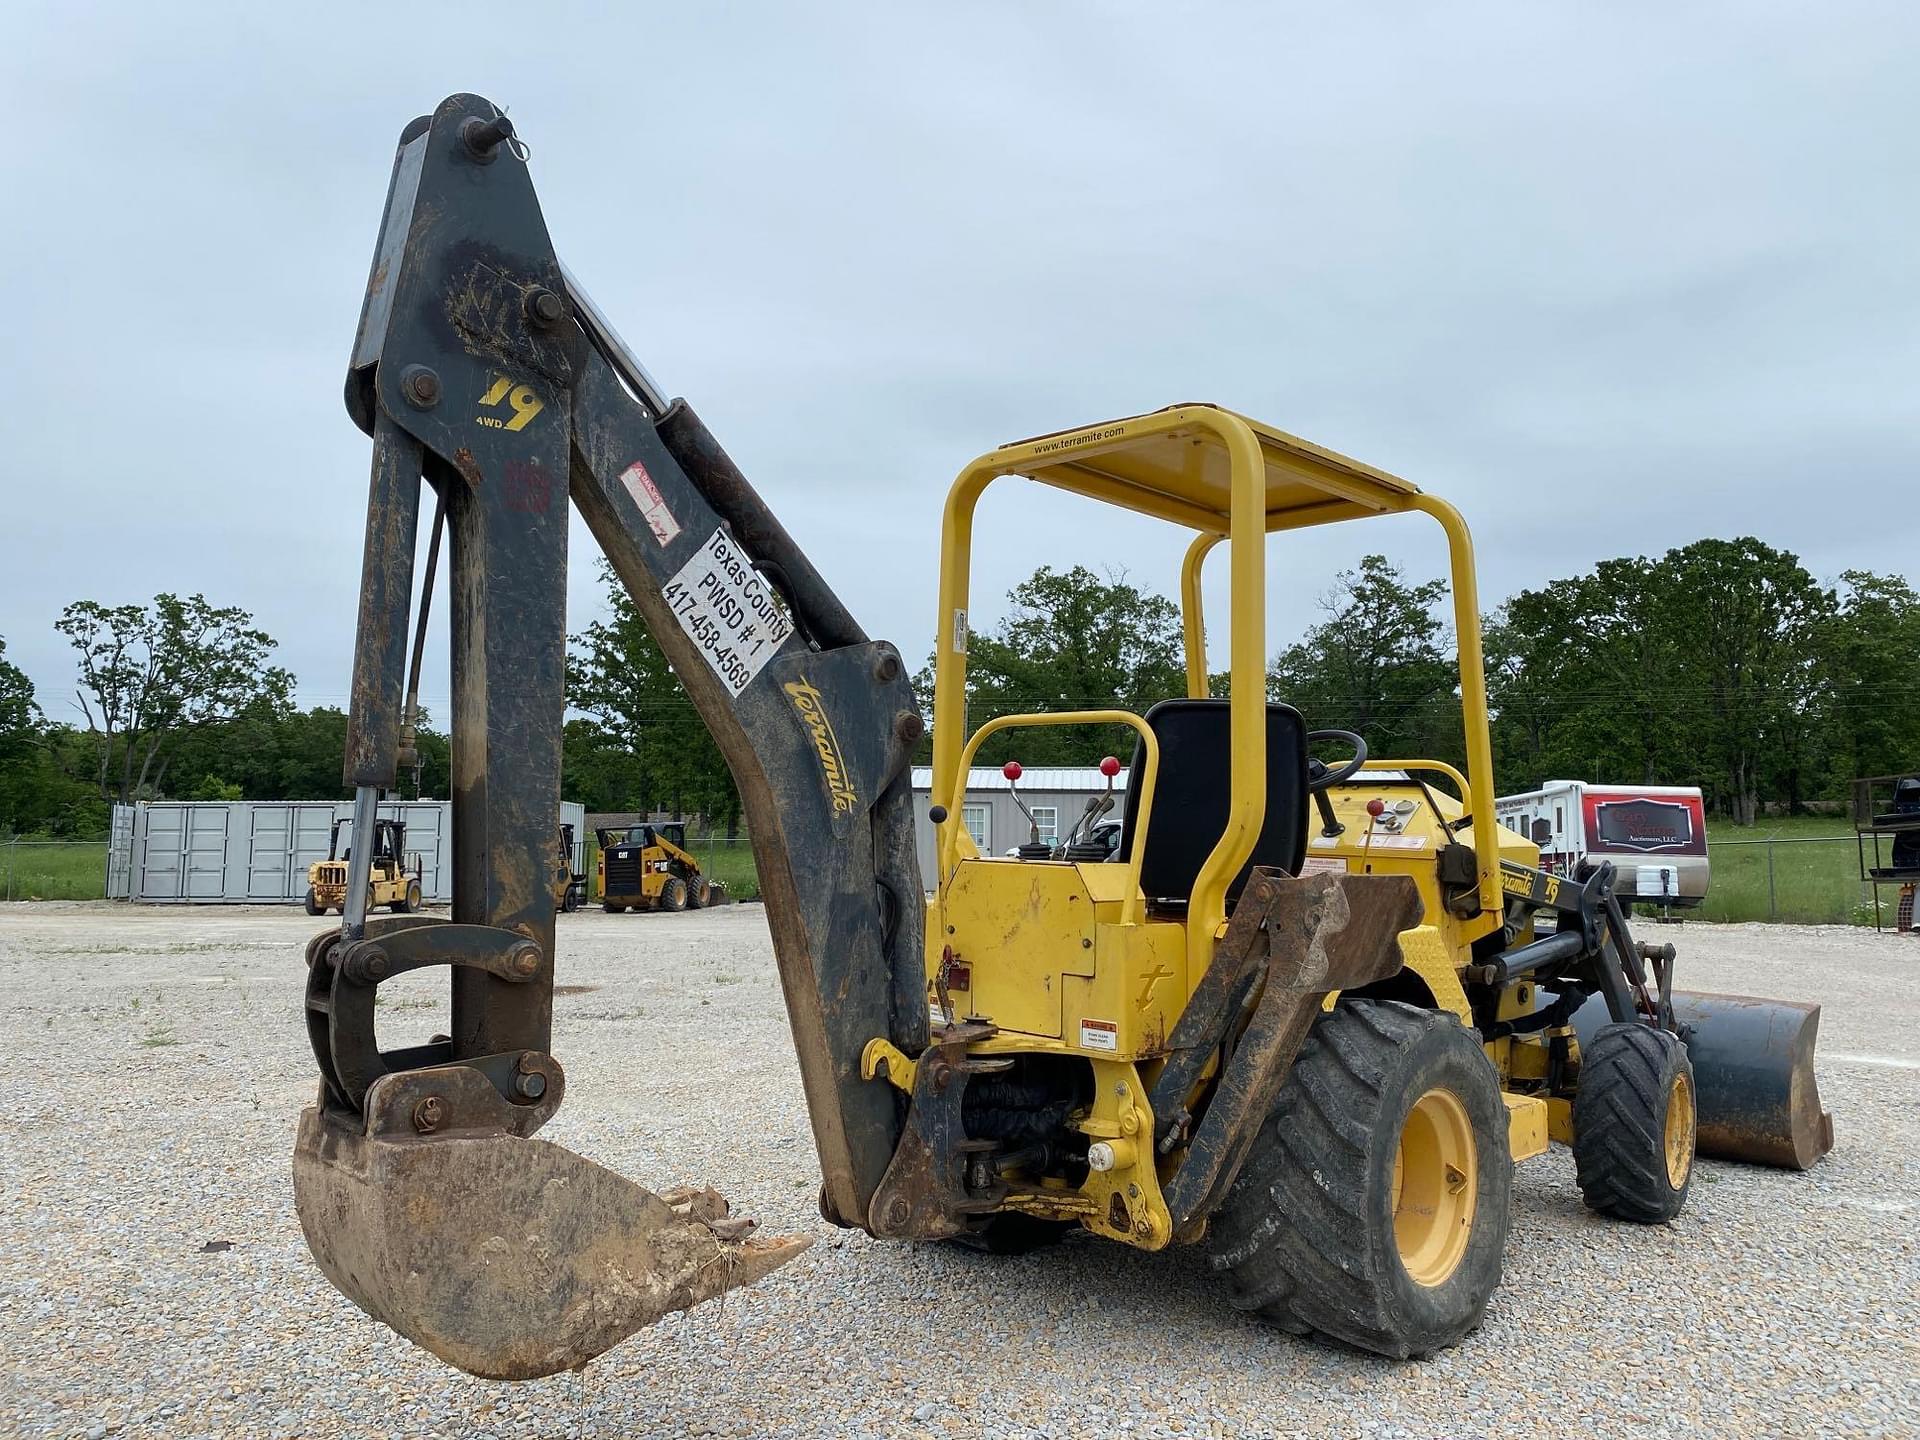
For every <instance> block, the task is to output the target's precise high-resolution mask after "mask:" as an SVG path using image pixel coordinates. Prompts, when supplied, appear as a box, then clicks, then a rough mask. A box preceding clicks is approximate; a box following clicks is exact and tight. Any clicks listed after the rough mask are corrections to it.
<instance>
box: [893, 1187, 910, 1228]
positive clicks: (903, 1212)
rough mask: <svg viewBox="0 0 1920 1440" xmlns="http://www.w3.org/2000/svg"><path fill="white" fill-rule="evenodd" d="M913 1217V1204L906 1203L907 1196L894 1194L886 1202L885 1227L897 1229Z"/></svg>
mask: <svg viewBox="0 0 1920 1440" xmlns="http://www.w3.org/2000/svg"><path fill="white" fill-rule="evenodd" d="M912 1218H913V1206H911V1205H910V1204H908V1203H907V1197H906V1196H904V1195H896V1196H894V1197H893V1199H891V1200H889V1201H888V1202H887V1228H888V1229H890V1230H898V1229H899V1228H900V1227H901V1226H902V1225H905V1224H906V1223H907V1221H909V1220H911V1219H912Z"/></svg>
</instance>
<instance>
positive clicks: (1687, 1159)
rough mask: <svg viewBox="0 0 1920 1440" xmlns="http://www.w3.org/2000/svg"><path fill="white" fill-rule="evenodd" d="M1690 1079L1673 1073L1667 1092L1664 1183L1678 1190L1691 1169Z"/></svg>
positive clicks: (1691, 1122) (1691, 1088)
mask: <svg viewBox="0 0 1920 1440" xmlns="http://www.w3.org/2000/svg"><path fill="white" fill-rule="evenodd" d="M1694 1123H1695V1122H1694V1115H1693V1080H1692V1078H1691V1077H1690V1076H1687V1075H1676V1076H1674V1077H1673V1089H1672V1090H1670V1091H1668V1092H1667V1184H1668V1185H1669V1186H1670V1187H1671V1188H1673V1189H1675V1190H1678V1189H1679V1188H1680V1187H1681V1186H1682V1185H1684V1184H1686V1183H1687V1176H1689V1175H1690V1174H1692V1173H1693V1130H1694Z"/></svg>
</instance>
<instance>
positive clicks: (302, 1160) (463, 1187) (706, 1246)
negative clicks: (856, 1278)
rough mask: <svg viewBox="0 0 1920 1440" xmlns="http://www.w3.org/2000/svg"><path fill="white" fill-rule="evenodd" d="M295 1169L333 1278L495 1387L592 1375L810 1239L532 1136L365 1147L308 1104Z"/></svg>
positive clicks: (704, 1194) (305, 1224)
mask: <svg viewBox="0 0 1920 1440" xmlns="http://www.w3.org/2000/svg"><path fill="white" fill-rule="evenodd" d="M293 1163H294V1173H295V1176H296V1185H295V1195H296V1197H297V1201H298V1209H299V1214H300V1225H301V1228H302V1230H303V1231H304V1232H305V1234H306V1237H307V1245H308V1247H309V1248H310V1249H311V1250H312V1252H313V1256H314V1259H315V1260H316V1261H318V1262H319V1265H320V1268H321V1270H322V1271H323V1272H325V1274H326V1276H327V1278H328V1279H329V1280H331V1281H332V1282H333V1283H334V1284H335V1285H336V1286H338V1287H339V1288H340V1290H341V1291H342V1292H343V1293H344V1294H346V1296H347V1297H348V1298H349V1299H351V1300H352V1301H353V1302H354V1303H355V1304H356V1305H358V1306H360V1308H361V1309H363V1310H365V1311H366V1312H367V1313H368V1314H369V1315H371V1316H373V1317H374V1318H375V1319H377V1320H380V1321H381V1322H383V1323H384V1324H386V1325H389V1326H391V1327H392V1328H393V1329H394V1330H396V1331H398V1332H399V1333H400V1334H402V1335H404V1336H405V1337H406V1338H407V1339H409V1340H411V1341H413V1342H414V1343H415V1344H416V1345H419V1346H421V1347H422V1348H424V1349H426V1350H429V1351H431V1352H432V1353H433V1354H435V1355H438V1356H439V1357H440V1358H441V1359H443V1360H445V1361H447V1362H448V1363H450V1364H453V1365H457V1366H459V1367H460V1368H461V1369H462V1370H465V1371H467V1372H468V1373H469V1374H473V1375H480V1376H484V1377H486V1378H488V1379H494V1380H531V1379H535V1378H537V1377H539V1376H542V1375H552V1374H554V1373H556V1372H558V1371H561V1370H568V1369H574V1368H577V1367H579V1366H581V1365H584V1364H585V1363H586V1362H587V1361H589V1360H591V1359H593V1358H594V1357H595V1356H596V1355H599V1354H601V1353H603V1352H604V1351H606V1350H607V1349H608V1348H610V1347H611V1346H613V1345H615V1344H617V1343H618V1342H619V1341H620V1340H622V1339H624V1338H625V1337H626V1336H628V1335H630V1334H632V1333H633V1332H634V1331H636V1330H638V1329H641V1328H642V1327H644V1326H647V1325H650V1324H652V1323H653V1322H654V1321H656V1320H658V1319H659V1318H660V1317H661V1316H662V1315H665V1314H667V1313H668V1312H669V1311H673V1310H685V1309H688V1308H689V1307H691V1306H693V1305H696V1304H698V1303H699V1302H700V1301H702V1300H709V1299H712V1298H714V1297H715V1296H717V1295H720V1294H722V1293H723V1292H725V1291H726V1290H728V1289H731V1288H733V1287H734V1286H737V1285H749V1284H752V1283H753V1282H754V1281H756V1280H758V1279H760V1278H761V1277H762V1276H764V1275H766V1274H767V1273H768V1272H770V1271H772V1270H774V1269H776V1268H777V1267H779V1266H780V1265H783V1264H785V1263H786V1262H787V1261H788V1260H791V1259H792V1258H793V1257H794V1256H796V1255H798V1254H799V1253H800V1252H801V1251H802V1250H804V1249H805V1248H806V1247H807V1245H808V1244H809V1243H810V1242H809V1241H808V1239H807V1238H806V1237H804V1236H785V1237H776V1238H766V1239H762V1238H758V1237H752V1236H748V1237H746V1238H740V1237H739V1232H740V1231H741V1229H743V1228H744V1227H743V1226H742V1225H741V1224H740V1222H738V1221H733V1220H731V1219H730V1217H728V1216H727V1213H726V1204H725V1202H724V1201H723V1200H720V1198H719V1197H718V1196H717V1195H714V1194H713V1193H712V1192H710V1191H689V1192H684V1193H676V1194H669V1195H665V1196H663V1195H656V1194H654V1193H652V1192H651V1191H648V1190H646V1189H643V1188H642V1187H641V1186H638V1185H636V1184H634V1183H633V1182H632V1181H630V1180H627V1179H624V1178H622V1177H621V1176H619V1175H616V1174H614V1173H613V1172H612V1171H611V1170H607V1169H604V1168H602V1167H601V1166H599V1165H595V1164H594V1163H593V1162H591V1161H589V1160H584V1159H582V1158H581V1157H580V1156H578V1155H575V1154H573V1153H572V1152H571V1151H569V1150H566V1149H563V1148H562V1147H560V1146H558V1145H552V1144H549V1143H548V1142H546V1141H544V1140H538V1139H532V1138H528V1139H515V1138H510V1137H506V1136H501V1135H499V1134H497V1133H487V1132H484V1131H469V1132H452V1133H443V1134H437V1135H434V1136H432V1137H431V1138H419V1139H393V1138H384V1137H369V1136H367V1135H365V1134H359V1133H355V1132H354V1131H353V1130H351V1129H349V1128H347V1127H345V1126H343V1125H341V1124H339V1123H337V1122H336V1121H334V1120H331V1119H329V1118H328V1117H327V1116H326V1115H325V1114H324V1113H323V1112H322V1111H320V1110H319V1109H317V1108H310V1109H308V1110H307V1111H306V1112H305V1113H304V1114H303V1115H302V1116H301V1120H300V1132H299V1137H298V1140H297V1142H296V1145H295V1149H294V1162H293Z"/></svg>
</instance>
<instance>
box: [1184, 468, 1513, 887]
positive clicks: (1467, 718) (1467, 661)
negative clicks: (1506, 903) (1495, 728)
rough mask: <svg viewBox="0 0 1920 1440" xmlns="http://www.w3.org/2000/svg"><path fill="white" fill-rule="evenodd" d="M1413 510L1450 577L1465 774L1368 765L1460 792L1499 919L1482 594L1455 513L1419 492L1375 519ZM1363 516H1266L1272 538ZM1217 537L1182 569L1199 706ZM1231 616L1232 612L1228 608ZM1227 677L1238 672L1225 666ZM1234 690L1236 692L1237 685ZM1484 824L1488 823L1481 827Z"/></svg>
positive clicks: (1469, 544) (1463, 526)
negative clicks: (1205, 587)
mask: <svg viewBox="0 0 1920 1440" xmlns="http://www.w3.org/2000/svg"><path fill="white" fill-rule="evenodd" d="M1410 510H1411V511H1419V512H1421V513H1423V514H1427V515H1431V516H1432V517H1433V518H1434V519H1435V520H1437V521H1438V522H1439V524H1440V528H1441V530H1442V531H1443V532H1444V533H1445V534H1446V537H1447V557H1448V562H1449V566H1450V568H1451V570H1452V572H1453V583H1452V586H1451V587H1450V588H1451V589H1452V591H1453V628H1454V634H1455V636H1456V638H1457V640H1458V645H1459V662H1460V714H1461V721H1462V727H1463V729H1464V730H1465V732H1466V742H1467V770H1468V775H1470V776H1471V777H1472V778H1471V779H1469V778H1468V775H1462V774H1461V773H1460V772H1459V771H1458V770H1456V769H1454V767H1453V766H1451V765H1449V764H1447V763H1446V762H1445V761H1443V760H1395V761H1392V762H1388V761H1384V760H1382V761H1369V762H1368V763H1369V764H1372V765H1376V766H1378V767H1379V768H1381V769H1388V768H1391V769H1401V770H1432V771H1436V772H1438V773H1439V774H1442V775H1445V776H1446V777H1447V778H1449V779H1450V780H1452V781H1453V782H1454V783H1455V784H1457V785H1458V786H1459V787H1460V794H1461V797H1462V798H1463V799H1464V800H1465V801H1466V803H1467V813H1468V814H1469V815H1470V816H1471V817H1472V818H1473V819H1474V821H1475V822H1476V823H1475V824H1474V827H1473V851H1474V863H1475V868H1476V870H1477V871H1478V872H1479V880H1480V905H1481V908H1482V909H1483V910H1484V911H1486V912H1487V913H1489V914H1496V913H1498V912H1499V910H1500V907H1501V904H1502V900H1501V896H1500V845H1499V840H1498V837H1497V836H1496V834H1495V827H1494V824H1493V736H1492V727H1491V725H1490V723H1489V720H1488V715H1487V671H1486V655H1485V651H1484V649H1483V648H1482V646H1481V643H1480V587H1479V580H1478V578H1477V574H1476V572H1475V569H1474V562H1473V536H1472V535H1471V534H1470V533H1469V532H1468V530H1467V522H1466V520H1465V519H1464V518H1463V517H1462V516H1461V514H1460V512H1459V511H1458V510H1456V509H1454V508H1453V506H1451V505H1449V504H1448V503H1447V502H1446V501H1444V500H1442V499H1440V498H1439V497H1438V496H1435V495H1423V494H1421V493H1419V492H1418V491H1415V492H1413V493H1411V494H1409V495H1408V496H1407V497H1406V498H1405V501H1404V502H1403V503H1402V504H1400V505H1398V506H1387V507H1383V509H1382V510H1381V511H1377V512H1374V513H1389V514H1399V513H1405V512H1406V511H1410ZM1359 518H1361V515H1360V514H1358V513H1354V512H1353V511H1352V510H1351V509H1348V510H1344V511H1343V512H1342V513H1338V514H1332V513H1328V514H1312V513H1309V514H1304V515H1303V514H1301V513H1300V512H1293V513H1292V514H1283V515H1280V516H1269V517H1268V521H1267V529H1268V530H1269V531H1270V532H1278V531H1281V530H1292V529H1304V528H1306V527H1307V526H1310V525H1327V524H1332V523H1334V522H1335V521H1339V520H1355V519H1359ZM1225 538H1226V537H1225V536H1222V535H1220V534H1218V533H1214V534H1204V533H1203V534H1200V535H1196V536H1195V537H1194V539H1193V543H1192V544H1191V545H1189V546H1188V547H1187V553H1186V555H1185V557H1184V558H1183V560H1182V561H1181V565H1180V621H1181V635H1182V639H1183V642H1184V649H1185V654H1186V663H1187V697H1188V698H1189V699H1192V700H1203V699H1205V698H1206V697H1207V694H1208V679H1207V651H1206V621H1205V612H1204V602H1203V600H1202V599H1201V593H1200V572H1201V570H1202V568H1203V567H1204V565H1205V564H1206V559H1207V556H1208V554H1209V553H1211V551H1212V550H1213V547H1214V546H1215V545H1218V544H1219V543H1220V541H1221V540H1223V539H1225ZM1228 608H1229V612H1230V613H1231V611H1232V609H1233V607H1232V606H1231V605H1230V606H1229V607H1228ZM1228 673H1229V674H1231V675H1235V676H1236V677H1237V674H1238V672H1237V671H1235V670H1233V669H1232V668H1231V667H1229V671H1228ZM1260 683H1261V693H1262V694H1264V693H1265V690H1266V671H1265V669H1264V668H1263V669H1262V670H1261V679H1260ZM1233 688H1234V689H1235V690H1238V689H1239V688H1240V685H1239V683H1238V681H1237V678H1236V681H1235V683H1234V685H1233ZM1482 819H1484V820H1485V822H1486V823H1484V824H1482V823H1479V822H1480V821H1481V820H1482Z"/></svg>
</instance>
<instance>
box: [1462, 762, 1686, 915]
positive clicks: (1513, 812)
mask: <svg viewBox="0 0 1920 1440" xmlns="http://www.w3.org/2000/svg"><path fill="white" fill-rule="evenodd" d="M1494 814H1495V816H1496V817H1497V818H1498V819H1499V821H1500V823H1501V824H1502V825H1504V826H1505V827H1506V828H1507V829H1509V830H1512V831H1515V832H1516V833H1518V834H1521V835H1524V836H1526V837H1527V838H1528V839H1530V840H1532V841H1533V842H1534V843H1535V844H1536V845H1538V846H1539V847H1540V862H1541V864H1542V865H1543V866H1544V867H1545V868H1546V869H1548V870H1552V871H1554V872H1556V873H1558V874H1570V873H1572V872H1573V871H1574V870H1575V869H1576V868H1577V867H1578V866H1579V865H1580V864H1581V863H1582V862H1583V861H1591V862H1594V863H1596V864H1597V863H1598V862H1599V861H1602V860H1609V861H1611V862H1613V867H1614V869H1615V870H1616V871H1617V872H1618V883H1617V885H1616V890H1615V893H1617V894H1619V895H1622V896H1630V897H1631V898H1633V899H1635V900H1638V901H1641V902H1644V903H1647V904H1654V905H1674V906H1683V907H1684V906H1692V905H1698V904H1699V903H1700V902H1701V901H1702V900H1704V899H1705V898H1706V895H1707V876H1708V872H1707V817H1706V809H1705V806H1704V805H1703V804H1702V803H1701V799H1700V792H1699V790H1698V789H1696V788H1694V787H1692V786H1682V785H1589V784H1586V783H1585V782H1584V781H1580V780H1549V781H1548V782H1547V783H1546V785H1544V786H1543V787H1542V788H1540V789H1538V790H1530V791H1528V792H1527V793H1526V794H1524V795H1507V796H1504V797H1502V798H1501V799H1498V800H1496V801H1494Z"/></svg>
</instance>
